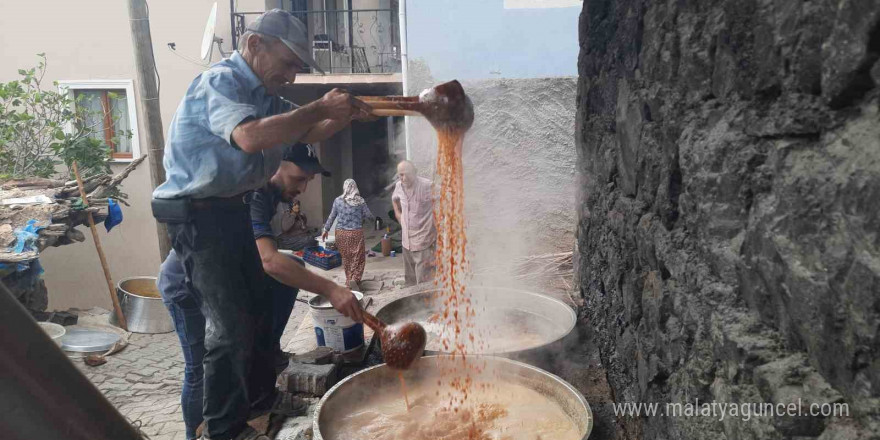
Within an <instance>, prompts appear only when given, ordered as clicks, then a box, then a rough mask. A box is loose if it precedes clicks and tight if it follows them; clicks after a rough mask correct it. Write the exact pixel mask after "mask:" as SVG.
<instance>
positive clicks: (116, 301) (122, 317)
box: [73, 161, 128, 331]
mask: <svg viewBox="0 0 880 440" xmlns="http://www.w3.org/2000/svg"><path fill="white" fill-rule="evenodd" d="M73 175H74V176H76V185H77V186H78V187H79V195H80V197H82V201H83V205H85V207H86V208H88V207H89V199H88V197H87V196H86V188H85V186H83V182H82V178H81V177H80V176H79V168H78V167H77V165H76V161H73ZM86 218H88V220H89V229H91V230H92V239H93V240H95V248H96V249H98V258H99V259H100V260H101V268H102V269H104V279H106V280H107V289H109V290H110V301H113V310H114V311H115V312H116V319H117V320H118V321H119V326H120V327H122V329H123V330H125V331H128V323H127V322H125V315H123V314H122V308H121V307H119V297H118V296H116V289H115V288H114V287H113V279H112V278H111V277H110V267H109V266H107V257H105V256H104V248H102V247H101V237H99V236H98V229H97V228H95V218H94V217H92V213H91V212H89V211H86Z"/></svg>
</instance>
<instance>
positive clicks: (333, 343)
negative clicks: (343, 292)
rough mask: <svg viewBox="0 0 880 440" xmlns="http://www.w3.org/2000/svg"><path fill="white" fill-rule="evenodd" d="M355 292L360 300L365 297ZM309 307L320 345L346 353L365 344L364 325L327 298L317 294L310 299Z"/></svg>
mask: <svg viewBox="0 0 880 440" xmlns="http://www.w3.org/2000/svg"><path fill="white" fill-rule="evenodd" d="M353 293H354V295H355V297H357V300H358V301H361V300H363V299H364V294H362V293H360V292H353ZM309 308H311V316H312V321H313V322H314V323H315V337H316V338H317V340H318V346H320V347H330V348H332V349H333V350H335V351H338V352H342V353H345V352H349V351H352V350H356V349H358V348H361V347H362V346H363V345H364V325H363V324H359V323H356V322H354V321H352V320H351V319H349V318H347V317H346V316H345V315H343V314H342V313H339V312H337V311H336V309H334V308H333V306H332V305H330V301H328V300H327V299H326V298H324V297H323V296H316V297H314V298H312V299H310V300H309Z"/></svg>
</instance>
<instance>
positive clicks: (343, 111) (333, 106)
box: [319, 89, 373, 121]
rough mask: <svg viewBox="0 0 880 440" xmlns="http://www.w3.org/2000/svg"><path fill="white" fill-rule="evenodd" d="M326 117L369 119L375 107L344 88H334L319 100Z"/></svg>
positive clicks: (342, 119)
mask: <svg viewBox="0 0 880 440" xmlns="http://www.w3.org/2000/svg"><path fill="white" fill-rule="evenodd" d="M319 103H320V106H321V108H322V109H323V110H324V117H325V118H326V119H334V120H339V121H351V120H352V119H359V120H363V119H368V118H370V117H371V115H370V112H372V111H373V108H372V107H370V106H369V105H368V104H366V103H364V102H363V101H361V100H360V99H357V98H355V97H354V96H352V95H351V93H348V92H346V91H345V90H342V89H333V90H331V91H329V92H327V93H326V94H325V95H324V96H323V97H321V99H320V100H319Z"/></svg>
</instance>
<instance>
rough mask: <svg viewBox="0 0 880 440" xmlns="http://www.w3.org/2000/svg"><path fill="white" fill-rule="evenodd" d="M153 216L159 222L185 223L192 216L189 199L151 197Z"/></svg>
mask: <svg viewBox="0 0 880 440" xmlns="http://www.w3.org/2000/svg"><path fill="white" fill-rule="evenodd" d="M152 206H153V217H155V218H156V221H158V222H159V223H186V222H188V221H190V219H191V218H192V203H191V202H190V200H189V199H186V198H184V199H155V198H154V199H153V202H152Z"/></svg>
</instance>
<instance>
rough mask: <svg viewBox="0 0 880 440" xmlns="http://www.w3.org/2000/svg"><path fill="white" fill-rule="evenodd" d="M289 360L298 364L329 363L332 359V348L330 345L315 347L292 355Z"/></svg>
mask: <svg viewBox="0 0 880 440" xmlns="http://www.w3.org/2000/svg"><path fill="white" fill-rule="evenodd" d="M290 361H291V362H297V363H300V364H315V365H325V364H329V363H331V362H332V361H333V349H332V348H330V347H317V348H315V349H314V350H312V351H309V352H307V353H303V354H297V355H294V356H292V357H291V358H290Z"/></svg>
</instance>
